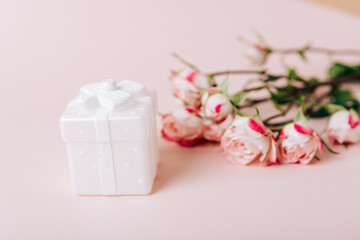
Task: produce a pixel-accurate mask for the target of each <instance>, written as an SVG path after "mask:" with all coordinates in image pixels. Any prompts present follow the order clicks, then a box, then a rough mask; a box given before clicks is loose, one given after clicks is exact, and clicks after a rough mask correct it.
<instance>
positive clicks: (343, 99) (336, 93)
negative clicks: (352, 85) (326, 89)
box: [330, 88, 360, 111]
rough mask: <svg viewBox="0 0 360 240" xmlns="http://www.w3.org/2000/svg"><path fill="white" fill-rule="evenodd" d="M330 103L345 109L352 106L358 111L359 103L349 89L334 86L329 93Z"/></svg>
mask: <svg viewBox="0 0 360 240" xmlns="http://www.w3.org/2000/svg"><path fill="white" fill-rule="evenodd" d="M330 98H331V103H333V104H336V105H341V106H344V107H345V108H346V109H351V108H353V109H354V110H355V111H359V108H360V103H359V101H358V100H357V99H356V98H354V97H353V96H352V94H351V92H350V91H349V90H346V89H341V88H335V89H334V90H333V91H332V92H331V93H330Z"/></svg>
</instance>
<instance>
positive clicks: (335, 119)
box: [326, 110, 360, 144]
mask: <svg viewBox="0 0 360 240" xmlns="http://www.w3.org/2000/svg"><path fill="white" fill-rule="evenodd" d="M326 133H327V135H328V137H329V139H330V140H331V141H332V142H333V143H338V144H343V143H356V142H359V141H360V125H359V115H358V114H357V113H356V112H355V111H346V110H344V111H339V112H336V113H334V114H333V115H331V117H330V119H329V122H328V124H327V128H326Z"/></svg>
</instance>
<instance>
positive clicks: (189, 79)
mask: <svg viewBox="0 0 360 240" xmlns="http://www.w3.org/2000/svg"><path fill="white" fill-rule="evenodd" d="M195 75H196V72H195V71H193V72H190V73H189V74H188V75H187V76H186V79H187V80H188V81H189V82H193V81H194V76H195Z"/></svg>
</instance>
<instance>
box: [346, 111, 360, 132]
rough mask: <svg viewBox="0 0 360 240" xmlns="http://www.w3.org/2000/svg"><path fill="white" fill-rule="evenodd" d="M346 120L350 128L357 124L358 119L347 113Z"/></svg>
mask: <svg viewBox="0 0 360 240" xmlns="http://www.w3.org/2000/svg"><path fill="white" fill-rule="evenodd" d="M348 122H349V125H350V127H351V128H352V129H354V128H356V127H357V125H359V120H358V121H356V120H355V119H354V117H353V115H352V114H351V113H349V118H348Z"/></svg>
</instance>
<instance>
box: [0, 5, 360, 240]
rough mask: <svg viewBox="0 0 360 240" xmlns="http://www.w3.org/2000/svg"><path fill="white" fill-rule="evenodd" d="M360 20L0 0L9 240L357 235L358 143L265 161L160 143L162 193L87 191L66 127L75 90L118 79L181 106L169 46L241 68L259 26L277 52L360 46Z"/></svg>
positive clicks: (307, 12)
mask: <svg viewBox="0 0 360 240" xmlns="http://www.w3.org/2000/svg"><path fill="white" fill-rule="evenodd" d="M359 26H360V19H359V18H357V17H355V16H352V15H347V14H345V13H342V12H338V11H336V10H332V9H326V8H323V7H321V6H318V5H312V4H310V3H306V2H297V1H261V2H260V1H246V2H245V1H235V0H233V1H231V0H229V1H221V2H220V1H205V0H204V1H196V2H195V1H190V0H183V1H177V2H176V1H165V0H163V1H160V0H157V1H130V0H125V1H101V2H100V1H99V2H96V1H70V0H66V1H45V0H35V1H25V0H15V1H13V0H5V1H1V2H0V43H1V44H0V66H1V68H0V69H1V70H0V79H1V80H0V89H1V93H0V105H1V109H2V111H1V112H2V117H1V120H0V123H1V124H0V130H1V131H0V133H1V138H0V150H1V155H0V156H1V168H0V212H1V214H0V239H2V240H3V239H6V240H7V239H327V240H329V239H360V228H359V224H360V207H359V203H360V174H359V170H360V159H359V155H360V148H359V146H355V147H350V148H349V150H347V151H345V149H342V148H339V149H338V150H340V151H341V152H342V153H341V154H340V155H338V156H333V155H332V156H330V155H329V154H324V156H323V158H322V160H321V161H320V162H316V163H315V164H311V165H309V166H299V165H287V166H277V167H276V166H275V167H270V168H262V167H256V166H250V167H244V166H233V165H229V164H227V163H226V162H225V161H224V160H222V159H221V153H220V149H219V148H218V147H214V146H201V147H196V148H192V149H186V148H181V147H178V146H177V145H175V144H171V143H166V142H164V141H161V145H160V154H161V163H160V167H159V174H158V177H157V179H156V181H155V185H154V190H153V194H151V195H149V196H137V197H135V196H126V197H78V196H75V195H73V194H72V192H71V185H70V176H69V170H68V165H67V159H66V152H65V146H64V144H63V143H62V142H61V140H60V134H59V127H58V118H59V116H60V114H61V113H62V111H63V110H64V109H65V105H66V104H67V102H68V101H69V100H70V99H71V98H72V97H74V96H75V94H76V93H77V91H78V89H79V87H80V86H81V85H83V84H85V83H88V82H94V81H100V80H103V79H106V78H108V77H112V78H113V79H115V80H121V79H126V78H128V79H132V80H135V81H140V82H142V83H144V84H146V85H147V86H151V87H154V88H156V89H157V91H158V94H159V107H160V110H161V111H163V112H165V111H167V110H169V109H171V108H172V107H173V106H174V105H173V102H172V101H169V99H170V97H171V93H170V92H169V86H168V83H167V77H168V75H169V74H168V70H169V69H171V68H178V67H181V64H179V63H178V62H177V61H176V60H174V59H173V58H172V57H171V56H170V53H171V52H172V51H175V52H178V53H180V54H181V55H183V56H184V57H186V58H187V59H190V60H192V61H193V62H194V63H198V65H200V66H201V67H202V68H203V69H204V70H205V71H214V70H222V69H224V68H245V67H246V65H245V60H244V59H243V56H242V55H241V53H242V51H243V48H242V46H241V45H240V44H239V43H238V42H237V41H236V37H237V36H238V35H239V34H243V35H249V34H250V33H251V29H257V30H258V31H260V32H262V33H263V34H264V35H265V36H267V38H268V40H269V41H270V43H273V44H274V45H275V46H298V45H301V44H302V43H304V42H306V41H308V40H312V41H313V42H314V43H316V44H318V45H322V46H326V47H338V48H340V47H344V48H360V32H359V31H358V30H359ZM276 64H278V62H277V61H275V63H274V65H273V66H274V67H275V68H276V66H275V65H276ZM325 66H326V62H325V61H324V59H322V58H320V57H316V56H314V61H313V62H312V65H311V66H310V67H309V66H306V65H304V66H303V68H304V71H305V73H307V74H310V75H311V74H313V73H318V74H323V73H324V72H323V70H322V69H323V67H325ZM277 68H278V67H277ZM241 79H244V78H232V79H231V86H240V82H241ZM245 79H246V78H245ZM316 124H317V125H316ZM315 126H318V127H320V126H322V122H321V121H320V122H317V123H315Z"/></svg>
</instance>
